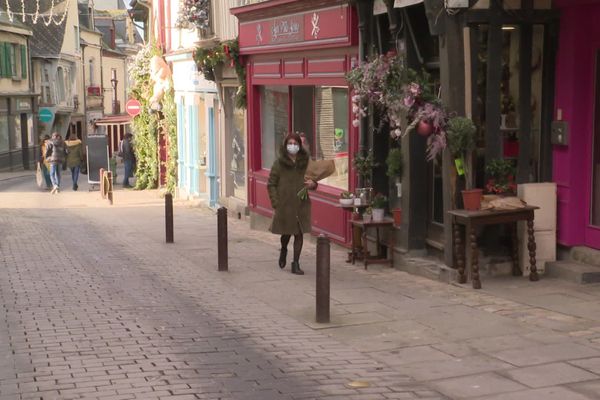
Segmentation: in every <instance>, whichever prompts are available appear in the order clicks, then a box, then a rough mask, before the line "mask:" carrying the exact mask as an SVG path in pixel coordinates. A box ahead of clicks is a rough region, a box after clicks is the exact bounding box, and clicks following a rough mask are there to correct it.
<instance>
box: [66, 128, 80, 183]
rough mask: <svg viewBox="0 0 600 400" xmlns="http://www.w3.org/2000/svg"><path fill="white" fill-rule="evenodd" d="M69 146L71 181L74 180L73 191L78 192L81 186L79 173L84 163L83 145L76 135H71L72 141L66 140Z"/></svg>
mask: <svg viewBox="0 0 600 400" xmlns="http://www.w3.org/2000/svg"><path fill="white" fill-rule="evenodd" d="M65 145H66V146H67V168H69V169H70V170H71V179H72V180H73V190H77V189H78V188H79V186H78V185H77V181H78V180H79V171H80V170H81V164H82V162H83V144H82V143H81V140H80V139H78V138H77V135H76V134H74V133H73V134H71V138H70V140H65Z"/></svg>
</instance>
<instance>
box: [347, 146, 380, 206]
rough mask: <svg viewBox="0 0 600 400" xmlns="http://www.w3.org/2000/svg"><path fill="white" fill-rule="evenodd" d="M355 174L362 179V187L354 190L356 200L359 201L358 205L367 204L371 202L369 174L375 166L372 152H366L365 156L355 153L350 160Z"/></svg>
mask: <svg viewBox="0 0 600 400" xmlns="http://www.w3.org/2000/svg"><path fill="white" fill-rule="evenodd" d="M352 163H353V165H354V168H355V169H356V173H357V174H358V175H359V176H360V177H361V178H362V182H363V185H364V187H363V188H357V189H356V196H355V197H356V198H358V199H360V204H368V203H369V201H370V200H371V191H372V189H371V173H372V172H373V168H374V167H375V166H376V165H377V164H376V163H375V157H374V156H373V150H368V151H367V152H366V154H364V155H363V154H360V153H356V154H355V155H354V159H353V160H352Z"/></svg>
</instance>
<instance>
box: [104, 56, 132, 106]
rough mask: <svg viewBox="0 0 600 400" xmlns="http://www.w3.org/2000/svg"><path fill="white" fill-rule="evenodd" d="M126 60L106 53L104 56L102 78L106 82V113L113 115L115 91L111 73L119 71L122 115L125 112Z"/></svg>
mask: <svg viewBox="0 0 600 400" xmlns="http://www.w3.org/2000/svg"><path fill="white" fill-rule="evenodd" d="M126 65H127V64H126V60H125V59H124V58H117V57H111V56H109V55H107V54H106V53H105V54H104V56H102V76H103V80H104V113H105V114H112V97H113V89H112V86H111V84H110V79H111V71H112V70H113V69H116V70H117V81H118V83H117V100H119V102H120V103H121V113H124V112H125V102H126V101H127V98H126V96H125V94H126V92H127V80H126V73H127V68H126Z"/></svg>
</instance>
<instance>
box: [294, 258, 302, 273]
mask: <svg viewBox="0 0 600 400" xmlns="http://www.w3.org/2000/svg"><path fill="white" fill-rule="evenodd" d="M292 274H296V275H304V271H302V270H301V269H300V263H298V261H294V262H292Z"/></svg>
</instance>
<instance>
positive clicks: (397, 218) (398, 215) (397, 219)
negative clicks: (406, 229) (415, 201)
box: [392, 208, 402, 227]
mask: <svg viewBox="0 0 600 400" xmlns="http://www.w3.org/2000/svg"><path fill="white" fill-rule="evenodd" d="M392 213H393V215H394V226H396V227H398V226H400V224H401V223H402V209H401V208H394V209H393V210H392Z"/></svg>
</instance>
